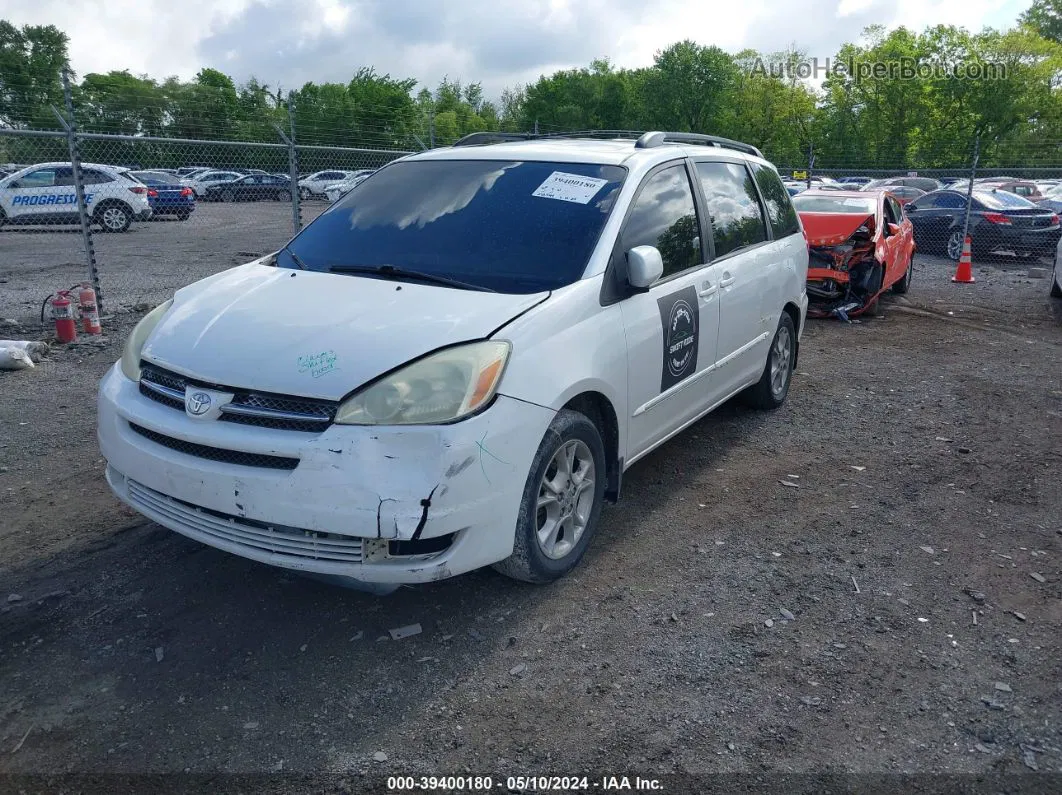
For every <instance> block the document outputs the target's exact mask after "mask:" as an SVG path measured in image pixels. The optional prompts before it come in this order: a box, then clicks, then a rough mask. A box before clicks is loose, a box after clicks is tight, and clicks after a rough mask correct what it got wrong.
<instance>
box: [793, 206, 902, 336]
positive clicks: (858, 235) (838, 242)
mask: <svg viewBox="0 0 1062 795" xmlns="http://www.w3.org/2000/svg"><path fill="white" fill-rule="evenodd" d="M793 205H794V206H795V207H796V211H797V213H798V214H799V215H800V220H801V223H802V224H803V226H804V234H805V236H806V237H807V239H808V254H809V261H808V287H807V290H808V316H809V317H831V316H832V317H838V318H841V319H842V320H847V319H849V318H850V317H855V316H858V315H861V314H863V313H864V312H866V311H867V310H872V309H873V308H874V307H875V306H876V304H877V302H878V299H879V298H880V297H881V294H882V293H883V292H885V291H886V290H888V289H889V288H892V291H893V292H894V293H906V292H907V290H908V289H909V288H910V286H911V261H912V258H913V256H914V250H915V243H914V229H913V227H912V226H911V222H910V220H908V218H907V217H906V216H905V215H904V212H903V208H902V207H901V206H900V202H899V201H898V200H897V199H896V197H895V196H893V195H892V194H890V193H888V192H887V191H885V190H880V191H839V190H816V189H814V188H812V189H810V190H806V191H804V192H803V193H800V194H798V195H796V196H794V197H793Z"/></svg>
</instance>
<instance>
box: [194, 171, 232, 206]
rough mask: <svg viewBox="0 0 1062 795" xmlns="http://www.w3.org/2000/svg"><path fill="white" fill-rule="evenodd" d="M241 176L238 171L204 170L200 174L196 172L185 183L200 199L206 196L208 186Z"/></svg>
mask: <svg viewBox="0 0 1062 795" xmlns="http://www.w3.org/2000/svg"><path fill="white" fill-rule="evenodd" d="M242 176H244V175H243V174H241V173H239V172H238V171H204V172H203V173H202V174H196V175H195V176H194V177H192V178H191V179H190V180H189V181H188V182H187V184H188V187H190V188H191V189H192V190H193V191H195V195H196V196H197V197H198V198H200V199H201V198H204V197H205V196H206V192H207V189H209V188H210V187H212V186H214V185H220V184H222V183H224V182H232V181H233V180H237V179H240V177H242Z"/></svg>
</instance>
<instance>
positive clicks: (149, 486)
mask: <svg viewBox="0 0 1062 795" xmlns="http://www.w3.org/2000/svg"><path fill="white" fill-rule="evenodd" d="M553 414H554V412H552V411H551V410H548V409H544V408H541V407H539V406H534V405H531V404H528V403H524V402H521V401H518V400H514V399H511V398H507V397H505V396H501V395H499V396H498V398H497V400H496V401H495V403H494V405H492V406H491V407H490V408H489V409H488V410H487V411H485V412H483V413H482V414H479V415H477V416H475V417H471V418H469V419H467V420H465V421H463V422H458V423H454V424H452V425H441V426H415V427H414V426H410V427H359V426H339V425H333V426H331V427H329V428H328V429H327V430H326V431H324V432H323V433H320V434H308V433H301V432H295V431H284V430H274V429H269V428H259V427H254V426H246V425H239V424H236V423H229V422H218V421H202V420H195V419H193V418H191V417H188V416H187V415H185V414H184V413H182V412H180V411H177V410H175V409H173V408H170V407H168V406H165V405H162V404H160V403H156V402H155V401H153V400H150V399H148V398H146V397H144V396H143V395H141V394H140V391H139V389H138V387H137V385H136V384H135V383H133V382H132V381H130V380H129V379H127V378H126V377H125V376H124V375H123V374H122V373H121V370H120V368H119V367H118V365H115V367H113V368H112V369H111V370H110V371H109V372H108V373H107V375H106V376H105V377H104V379H103V381H102V383H101V384H100V392H99V427H98V436H99V443H100V449H101V451H102V453H103V456H104V458H105V459H106V460H107V464H108V467H107V480H108V482H109V483H110V485H111V488H112V489H113V490H114V492H115V494H116V495H117V496H118V498H119V499H121V500H122V501H123V502H125V503H126V504H128V505H129V506H131V507H132V508H134V509H136V510H137V511H139V512H140V513H142V514H144V515H145V516H147V517H148V518H150V519H152V520H154V521H155V522H157V523H159V524H161V525H163V526H164V527H168V528H169V529H171V530H174V531H176V532H179V533H182V534H183V535H186V536H189V537H191V538H194V539H196V540H198V541H201V542H203V543H206V544H209V545H211V546H214V547H217V548H219V549H223V550H225V551H228V552H232V553H234V554H237V555H241V556H243V557H247V558H250V559H253V560H258V561H261V562H263V563H269V564H271V565H276V566H282V567H284V568H289V569H296V570H300V571H305V572H312V573H316V574H322V575H333V576H339V577H345V578H350V579H353V580H357V581H361V582H366V583H396V584H400V583H417V582H427V581H432V580H438V579H444V578H446V577H449V576H452V575H456V574H461V573H463V572H466V571H471V570H472V569H476V568H479V567H481V566H485V565H489V564H491V563H494V562H497V561H499V560H503V559H505V558H506V557H508V556H509V555H510V554H511V552H512V548H513V534H514V530H515V527H516V520H517V513H518V510H519V505H520V499H521V496H522V493H523V489H524V485H525V482H526V479H527V473H528V471H529V469H530V466H531V461H532V459H533V457H534V454H535V451H536V450H537V448H538V445H539V443H540V442H541V440H542V436H543V434H544V433H545V431H546V428H547V427H548V426H549V423H550V421H551V420H552V418H553ZM130 423H135V424H136V425H138V426H140V427H141V428H145V429H147V430H149V431H153V432H154V433H156V434H162V435H164V436H166V437H170V438H171V439H175V440H179V441H182V442H188V443H192V444H195V445H205V446H208V447H214V448H220V449H222V450H233V451H240V452H246V453H255V454H259V455H271V456H281V457H285V458H295V459H298V464H297V465H296V466H295V467H294V469H291V470H278V469H266V468H260V467H254V466H244V465H240V464H232V463H227V462H222V461H214V460H210V459H206V458H201V457H199V456H197V455H193V454H190V453H186V452H180V451H177V450H173V449H170V448H169V447H166V446H163V445H162V444H159V443H157V442H156V441H153V440H151V439H148V438H145V437H144V436H143V435H141V434H139V433H136V432H135V431H133V429H132V428H131V426H130ZM451 534H453V542H452V543H451V544H450V546H449V547H447V548H446V549H445V550H443V551H441V552H438V553H434V554H430V555H415V556H410V555H391V554H390V553H389V552H388V551H387V549H388V544H387V543H383V542H381V541H380V539H382V540H383V541H387V540H398V541H408V540H410V539H412V538H413V537H414V535H416V537H417V538H418V539H425V540H426V539H431V538H436V537H439V536H447V535H451ZM359 539H362V540H365V539H367V540H369V542H368V543H363V545H362V544H359V543H358V541H359ZM362 546H364V550H365V553H364V555H361V554H360V553H358V552H357V551H356V550H359V549H361V548H362ZM381 549H382V550H383V551H382V552H381Z"/></svg>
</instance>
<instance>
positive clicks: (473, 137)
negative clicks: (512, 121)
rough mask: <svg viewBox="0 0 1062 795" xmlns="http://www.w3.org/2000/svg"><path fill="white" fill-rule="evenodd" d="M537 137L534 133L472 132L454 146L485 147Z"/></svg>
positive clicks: (458, 140) (455, 142)
mask: <svg viewBox="0 0 1062 795" xmlns="http://www.w3.org/2000/svg"><path fill="white" fill-rule="evenodd" d="M537 137H538V136H537V135H535V134H534V133H516V132H474V133H469V134H468V135H466V136H464V137H462V138H458V139H457V140H456V141H454V143H453V145H454V146H485V145H486V144H500V143H504V142H506V141H530V140H531V139H533V138H537Z"/></svg>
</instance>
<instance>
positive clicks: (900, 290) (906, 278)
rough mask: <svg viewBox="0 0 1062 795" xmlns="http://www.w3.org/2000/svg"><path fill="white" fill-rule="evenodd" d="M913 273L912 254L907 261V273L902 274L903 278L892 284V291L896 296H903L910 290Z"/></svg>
mask: <svg viewBox="0 0 1062 795" xmlns="http://www.w3.org/2000/svg"><path fill="white" fill-rule="evenodd" d="M913 271H914V254H912V255H911V258H910V259H909V260H908V261H907V271H906V272H905V273H904V275H903V278H902V279H900V280H899V281H898V282H893V284H892V291H893V292H894V293H896V295H905V294H906V293H907V291H908V290H910V289H911V279H912V277H913Z"/></svg>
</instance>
